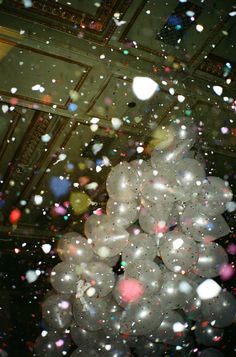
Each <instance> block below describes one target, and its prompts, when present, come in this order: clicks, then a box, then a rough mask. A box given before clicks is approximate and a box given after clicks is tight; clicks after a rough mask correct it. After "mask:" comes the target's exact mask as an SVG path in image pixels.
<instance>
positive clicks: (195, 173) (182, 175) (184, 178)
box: [174, 158, 206, 201]
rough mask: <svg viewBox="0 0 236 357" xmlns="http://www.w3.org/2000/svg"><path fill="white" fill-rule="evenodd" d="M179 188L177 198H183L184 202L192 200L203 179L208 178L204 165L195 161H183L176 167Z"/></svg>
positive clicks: (178, 162) (187, 159) (177, 163)
mask: <svg viewBox="0 0 236 357" xmlns="http://www.w3.org/2000/svg"><path fill="white" fill-rule="evenodd" d="M174 170H175V177H176V181H177V183H178V185H179V187H177V191H176V194H177V197H181V198H182V199H183V201H187V200H189V199H191V198H192V196H193V195H194V192H195V191H198V190H199V185H200V184H201V181H202V179H203V178H204V177H205V176H206V175H205V170H204V167H203V165H202V164H200V162H198V161H197V160H194V159H189V158H186V159H182V160H179V161H177V162H176V164H175V165H174Z"/></svg>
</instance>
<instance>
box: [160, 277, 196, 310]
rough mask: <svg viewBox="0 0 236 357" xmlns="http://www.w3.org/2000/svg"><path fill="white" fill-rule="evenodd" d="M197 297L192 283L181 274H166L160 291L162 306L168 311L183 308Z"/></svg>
mask: <svg viewBox="0 0 236 357" xmlns="http://www.w3.org/2000/svg"><path fill="white" fill-rule="evenodd" d="M194 296H195V289H194V287H193V284H192V283H191V281H190V280H189V279H188V278H187V277H185V276H182V275H180V274H175V273H172V272H166V273H164V274H163V285H162V287H161V290H160V300H161V304H162V306H163V307H164V308H166V309H171V310H172V309H180V308H183V307H184V306H185V305H186V304H187V303H188V302H189V301H191V300H192V299H193V298H194Z"/></svg>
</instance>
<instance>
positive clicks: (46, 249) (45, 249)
mask: <svg viewBox="0 0 236 357" xmlns="http://www.w3.org/2000/svg"><path fill="white" fill-rule="evenodd" d="M51 248H52V246H51V244H48V243H45V244H43V245H42V251H43V252H44V253H45V254H48V253H49V252H50V250H51Z"/></svg>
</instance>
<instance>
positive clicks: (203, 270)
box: [194, 243, 228, 278]
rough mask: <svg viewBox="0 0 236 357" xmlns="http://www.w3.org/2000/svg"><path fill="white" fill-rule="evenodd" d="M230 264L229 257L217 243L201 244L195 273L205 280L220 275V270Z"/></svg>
mask: <svg viewBox="0 0 236 357" xmlns="http://www.w3.org/2000/svg"><path fill="white" fill-rule="evenodd" d="M226 263H228V255H227V253H226V251H225V250H224V248H222V247H221V245H219V244H217V243H208V244H203V243H201V244H199V258H198V261H197V263H196V265H195V267H194V273H195V274H197V275H200V276H202V277H204V278H212V277H215V276H218V275H219V271H220V268H221V267H222V266H223V265H224V264H226Z"/></svg>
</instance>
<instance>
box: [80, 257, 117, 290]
mask: <svg viewBox="0 0 236 357" xmlns="http://www.w3.org/2000/svg"><path fill="white" fill-rule="evenodd" d="M81 276H82V279H84V280H85V281H86V282H87V283H89V284H90V285H91V289H90V291H91V294H92V296H97V297H103V296H106V295H108V294H109V293H110V292H111V291H112V289H113V287H114V285H115V278H114V273H113V271H112V269H111V268H110V267H109V266H108V265H107V264H105V263H102V262H89V263H85V264H83V266H82V273H81Z"/></svg>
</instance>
